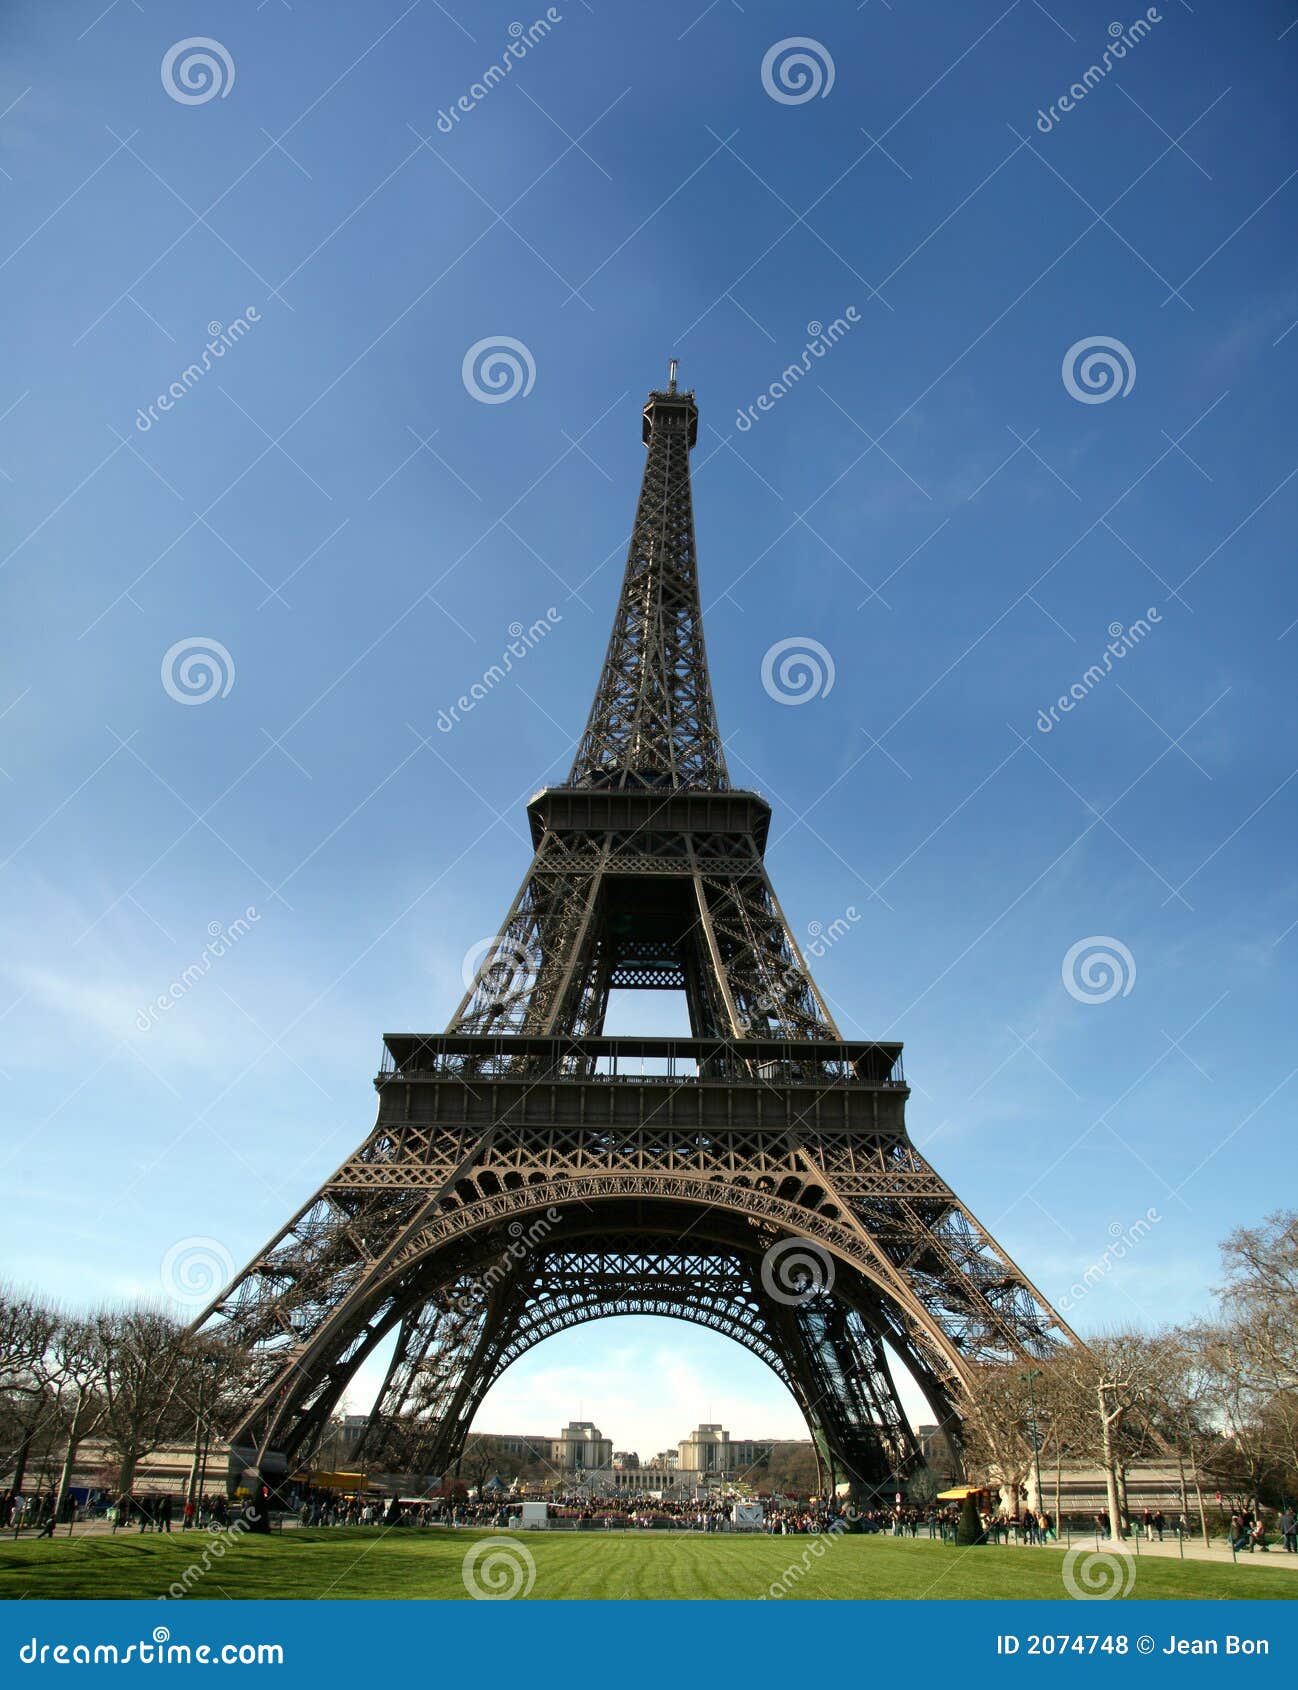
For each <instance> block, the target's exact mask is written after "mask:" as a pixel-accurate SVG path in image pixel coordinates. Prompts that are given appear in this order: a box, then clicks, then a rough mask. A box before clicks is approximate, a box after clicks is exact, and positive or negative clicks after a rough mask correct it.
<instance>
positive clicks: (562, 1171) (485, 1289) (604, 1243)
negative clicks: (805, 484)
mask: <svg viewBox="0 0 1298 1690" xmlns="http://www.w3.org/2000/svg"><path fill="white" fill-rule="evenodd" d="M697 434H698V409H697V407H696V405H695V402H694V395H693V393H692V392H683V391H678V389H677V383H676V366H675V363H674V362H673V364H672V367H671V373H670V378H669V380H668V383H667V386H666V387H665V388H664V389H662V390H657V391H654V392H651V393H650V394H649V397H648V401H647V403H646V404H645V406H644V412H643V437H644V441H645V444H646V446H647V448H648V450H647V457H646V462H645V470H644V480H643V484H642V486H641V489H640V498H639V503H638V505H637V507H636V515H635V526H634V529H633V531H632V534H631V543H630V548H629V551H628V554H627V563H626V572H625V576H624V578H623V582H622V589H621V595H620V597H619V600H618V605H617V611H616V615H615V617H614V622H613V633H612V637H611V639H610V640H609V645H608V651H607V654H606V656H605V659H604V667H603V670H602V672H601V675H600V679H599V684H598V687H597V688H596V692H595V701H594V704H593V706H592V708H591V712H590V718H589V720H588V721H587V723H586V728H585V731H584V733H583V734H582V737H581V742H580V744H579V746H578V748H577V754H576V758H575V760H574V762H573V765H572V772H571V774H570V775H569V777H568V779H567V781H566V782H565V783H564V784H563V785H562V786H556V787H547V788H546V789H545V790H543V791H541V792H539V793H538V794H537V795H536V796H535V797H534V798H533V799H532V800H531V801H530V803H529V804H528V806H527V816H528V821H529V823H530V826H531V834H532V840H533V844H534V847H535V855H534V856H533V859H532V863H531V867H530V868H529V869H528V871H527V873H526V875H525V876H524V879H523V883H522V886H521V887H520V889H519V892H518V895H517V897H516V898H515V899H514V902H513V905H512V907H511V908H510V911H509V914H508V915H507V917H506V918H505V922H504V924H503V926H502V927H501V929H500V932H499V934H498V936H497V937H496V939H495V940H494V942H493V943H492V944H491V946H490V947H489V949H488V950H487V952H486V954H485V955H484V957H483V960H482V963H481V966H480V967H479V969H478V971H477V974H476V977H475V978H474V981H473V984H472V986H471V987H470V989H469V990H468V992H467V993H466V995H465V997H464V999H463V1001H462V1002H461V1004H460V1006H459V1008H458V1009H457V1010H456V1012H455V1014H454V1015H453V1016H452V1018H451V1021H450V1025H449V1027H448V1028H447V1030H446V1032H445V1033H441V1034H411V1033H399V1034H398V1033H391V1034H388V1035H387V1036H386V1037H385V1040H384V1045H385V1053H384V1058H383V1063H382V1070H381V1072H380V1073H379V1075H378V1077H377V1080H376V1082H375V1083H376V1086H377V1090H378V1119H377V1123H376V1125H375V1127H374V1129H373V1131H372V1132H371V1133H370V1135H369V1137H368V1138H367V1139H366V1140H365V1141H364V1143H362V1144H361V1146H360V1147H359V1149H358V1150H356V1152H355V1153H354V1154H353V1155H351V1156H349V1157H348V1158H347V1160H346V1161H345V1162H344V1163H343V1165H342V1166H341V1167H340V1168H339V1169H338V1171H337V1172H336V1173H335V1174H333V1175H332V1176H331V1177H330V1178H329V1179H328V1180H327V1181H326V1182H325V1184H324V1185H323V1186H322V1187H321V1189H320V1190H319V1191H318V1192H317V1193H316V1194H315V1195H314V1196H313V1197H312V1198H311V1199H310V1200H309V1201H308V1202H307V1203H305V1204H304V1205H303V1207H302V1208H301V1209H300V1210H299V1211H298V1213H297V1214H295V1215H294V1216H293V1217H292V1219H291V1220H290V1221H289V1222H288V1224H287V1225H286V1226H285V1227H284V1228H283V1229H282V1231H280V1232H278V1233H277V1234H276V1235H275V1237H274V1238H272V1239H271V1240H270V1242H269V1243H268V1244H267V1245H266V1247H265V1248H264V1249H263V1250H261V1251H260V1252H259V1253H258V1254H257V1256H256V1257H255V1258H254V1260H253V1261H252V1262H250V1263H249V1265H248V1266H247V1268H245V1269H244V1271H243V1272H242V1273H241V1274H239V1275H238V1277H237V1278H236V1279H235V1280H234V1281H233V1282H232V1283H231V1284H230V1285H229V1286H228V1287H227V1289H226V1290H225V1291H224V1292H223V1293H222V1294H221V1296H220V1297H219V1298H217V1300H216V1301H215V1302H214V1303H213V1304H212V1305H211V1306H210V1307H209V1308H208V1309H207V1310H206V1311H205V1312H204V1314H203V1315H202V1316H201V1317H200V1319H199V1321H198V1322H197V1323H196V1324H197V1326H198V1327H199V1328H200V1329H202V1330H206V1331H212V1332H224V1333H225V1334H226V1335H227V1336H228V1337H229V1338H231V1339H232V1340H234V1341H236V1342H237V1343H239V1344H241V1345H242V1346H244V1347H245V1348H246V1349H247V1350H248V1351H249V1352H250V1353H251V1355H252V1356H253V1357H254V1363H255V1365H254V1368H253V1372H252V1376H251V1383H250V1384H249V1386H248V1389H247V1391H246V1393H245V1395H244V1397H243V1399H242V1401H241V1402H240V1403H239V1404H238V1405H237V1407H236V1409H235V1411H234V1413H233V1415H232V1418H231V1420H230V1423H229V1424H228V1425H227V1426H226V1427H225V1428H224V1429H225V1432H226V1434H227V1436H228V1440H229V1445H230V1450H231V1470H232V1475H235V1474H238V1473H241V1472H243V1471H244V1470H245V1469H246V1468H251V1469H254V1470H259V1471H260V1472H261V1474H262V1476H263V1478H264V1479H265V1480H266V1481H267V1482H268V1483H271V1484H273V1483H274V1482H275V1478H276V1475H278V1474H283V1473H284V1472H286V1471H289V1470H291V1469H292V1467H293V1466H294V1465H295V1464H297V1463H299V1462H301V1461H303V1460H304V1459H306V1458H307V1457H309V1455H310V1453H311V1451H312V1450H313V1449H314V1448H315V1447H316V1446H317V1444H318V1443H319V1440H320V1438H321V1436H322V1434H323V1433H324V1431H325V1428H326V1426H327V1423H328V1420H329V1417H330V1415H331V1414H333V1413H334V1412H335V1411H336V1409H337V1407H338V1404H339V1402H340V1400H341V1398H342V1395H343V1393H344V1391H345V1390H346V1389H347V1386H348V1384H349V1381H350V1380H351V1379H352V1378H353V1376H354V1375H355V1373H356V1371H357V1369H358V1368H359V1367H361V1365H362V1364H363V1363H365V1362H366V1361H367V1360H368V1359H369V1358H371V1357H374V1356H376V1355H380V1354H384V1353H386V1354H388V1355H390V1360H389V1361H388V1364H387V1368H386V1374H385V1376H384V1379H383V1383H382V1387H381V1389H380V1390H379V1392H378V1396H377V1399H376V1401H375V1405H374V1408H373V1411H372V1413H371V1415H370V1418H369V1422H368V1424H367V1427H366V1431H365V1433H364V1434H363V1440H362V1448H363V1449H364V1450H365V1452H366V1453H367V1456H368V1458H369V1459H370V1460H371V1462H372V1463H373V1464H382V1465H383V1466H387V1467H390V1468H391V1469H392V1470H394V1471H402V1472H408V1473H415V1472H418V1473H424V1474H442V1473H445V1472H447V1471H449V1470H450V1469H451V1468H452V1467H453V1465H454V1463H455V1461H456V1459H457V1457H458V1455H459V1453H460V1451H461V1450H462V1447H463V1443H464V1439H465V1436H466V1433H467V1431H468V1428H469V1426H470V1424H471V1422H472V1421H473V1418H474V1415H475V1413H476V1412H477V1409H478V1406H479V1404H480V1403H481V1401H482V1399H483V1396H484V1394H485V1393H486V1391H487V1390H488V1388H489V1387H490V1386H491V1385H492V1383H493V1382H494V1381H495V1380H496V1379H498V1378H499V1377H500V1375H501V1374H502V1372H503V1371H504V1370H505V1369H506V1368H507V1367H508V1366H509V1365H510V1363H511V1362H513V1361H516V1360H517V1359H518V1358H519V1357H520V1356H521V1355H523V1354H524V1353H525V1352H526V1351H528V1350H529V1349H531V1348H532V1346H533V1345H535V1344H538V1343H540V1342H542V1341H543V1340H544V1339H545V1338H547V1337H549V1336H551V1335H552V1334H553V1333H556V1332H561V1331H563V1330H565V1329H566V1328H569V1327H573V1326H577V1325H579V1324H581V1323H583V1322H586V1321H592V1320H599V1319H602V1318H604V1317H606V1316H610V1315H618V1314H657V1315H669V1316H674V1317H676V1318H679V1319H682V1320H689V1321H694V1322H696V1323H698V1324H699V1325H702V1326H705V1327H708V1328H710V1329H712V1330H713V1331H716V1332H721V1333H724V1334H725V1335H726V1336H728V1337H730V1338H733V1339H734V1340H735V1341H736V1342H737V1343H740V1344H742V1345H744V1346H745V1347H746V1348H747V1349H749V1350H750V1351H752V1352H753V1353H754V1354H755V1355H757V1356H760V1357H761V1359H762V1360H763V1361H765V1362H766V1363H767V1364H768V1365H769V1366H770V1367H771V1368H772V1369H773V1370H774V1372H775V1373H776V1374H777V1375H778V1377H779V1378H780V1379H781V1380H783V1382H784V1384H785V1385H786V1386H787V1387H788V1389H789V1391H790V1392H791V1393H792V1395H793V1397H794V1399H795V1400H796V1402H797V1404H798V1407H799V1408H800V1410H801V1411H802V1414H803V1415H804V1417H805V1419H806V1421H807V1424H808V1427H809V1428H810V1429H811V1431H812V1433H813V1436H814V1439H815V1444H816V1448H817V1451H818V1454H819V1459H820V1463H821V1478H822V1483H823V1484H826V1485H828V1484H832V1483H835V1482H838V1481H844V1480H846V1481H849V1482H850V1483H851V1484H852V1485H853V1487H854V1489H855V1490H856V1492H857V1493H858V1494H869V1493H870V1492H872V1491H876V1490H878V1489H880V1488H881V1487H885V1486H891V1484H892V1483H894V1482H895V1481H896V1480H898V1479H900V1478H901V1477H902V1476H903V1475H905V1474H906V1473H907V1472H909V1471H910V1470H911V1469H913V1467H914V1466H915V1465H916V1463H917V1462H918V1460H919V1450H918V1448H917V1444H916V1439H915V1435H914V1433H913V1431H912V1429H911V1427H910V1425H909V1423H908V1421H907V1418H906V1416H905V1414H904V1413H903V1410H902V1406H901V1401H900V1399H899V1396H898V1391H897V1386H896V1382H895V1369H896V1367H897V1365H898V1364H900V1365H901V1366H902V1367H903V1368H904V1369H905V1370H906V1371H907V1372H909V1374H910V1375H911V1377H912V1379H913V1380H914V1382H915V1383H916V1384H917V1386H918V1387H919V1390H920V1391H921V1392H922V1394H923V1396H924V1398H925V1399H926V1401H927V1403H928V1406H929V1408H930V1410H931V1412H932V1415H933V1418H934V1420H935V1421H936V1422H937V1423H938V1424H939V1425H940V1426H942V1427H943V1428H944V1429H945V1430H946V1432H947V1434H948V1439H949V1441H950V1443H951V1445H952V1448H953V1450H954V1451H955V1453H956V1458H957V1461H958V1459H959V1450H960V1443H961V1417H962V1408H963V1406H964V1404H965V1401H966V1391H967V1382H968V1377H969V1369H970V1368H971V1366H974V1365H976V1364H979V1363H987V1362H1004V1363H1010V1362H1014V1361H1018V1360H1023V1359H1026V1358H1040V1357H1043V1356H1046V1355H1049V1354H1050V1353H1052V1352H1053V1351H1054V1350H1056V1349H1057V1348H1058V1347H1059V1346H1061V1345H1066V1344H1070V1343H1072V1342H1074V1341H1075V1340H1074V1339H1073V1335H1072V1333H1071V1332H1070V1331H1069V1329H1068V1328H1067V1327H1066V1326H1065V1325H1064V1323H1063V1321H1062V1320H1061V1319H1060V1317H1059V1316H1058V1315H1057V1314H1056V1313H1055V1312H1054V1310H1052V1309H1051V1308H1050V1307H1049V1305H1048V1304H1047V1303H1046V1301H1045V1299H1044V1298H1043V1297H1042V1296H1041V1294H1040V1293H1039V1292H1038V1291H1037V1290H1036V1289H1035V1288H1034V1287H1033V1286H1032V1285H1031V1283H1030V1282H1029V1281H1028V1280H1027V1278H1026V1277H1025V1276H1024V1275H1023V1273H1021V1272H1020V1270H1019V1269H1018V1268H1017V1267H1016V1266H1015V1264H1014V1263H1013V1262H1012V1261H1011V1260H1010V1259H1009V1257H1008V1256H1007V1255H1006V1254H1005V1252H1004V1251H1003V1250H1002V1249H1000V1247H999V1246H998V1245H997V1244H996V1243H995V1241H994V1240H993V1239H992V1237H991V1236H990V1234H989V1233H988V1232H987V1231H986V1229H985V1228H984V1227H982V1226H981V1225H980V1224H979V1223H978V1221H976V1220H975V1219H974V1217H973V1215H972V1214H971V1213H970V1212H969V1210H968V1209H967V1208H966V1207H965V1205H964V1204H963V1203H962V1202H961V1201H960V1199H959V1198H958V1197H957V1196H956V1195H955V1194H954V1192H953V1191H952V1190H951V1189H950V1187H949V1186H947V1185H946V1183H945V1182H944V1181H943V1180H942V1178H941V1176H940V1175H939V1174H937V1173H936V1172H935V1171H934V1170H933V1168H931V1167H930V1166H929V1164H928V1162H927V1161H926V1160H925V1159H924V1157H923V1156H921V1155H920V1153H919V1151H918V1150H917V1149H916V1148H915V1146H914V1144H912V1142H911V1141H910V1138H909V1137H908V1135H907V1131H906V1126H905V1119H904V1114H905V1104H906V1098H907V1096H908V1091H907V1087H906V1083H905V1079H904V1076H903V1071H902V1061H901V1054H902V1049H901V1045H900V1044H890V1043H877V1042H868V1041H855V1040H849V1039H844V1038H843V1037H842V1035H841V1034H840V1032H839V1030H838V1028H837V1027H836V1026H835V1024H834V1020H833V1017H832V1016H831V1014H830V1012H829V1010H828V1009H827V1007H826V1005H825V1002H824V999H823V998H822V997H821V995H820V993H819V992H818V991H817V989H816V985H815V982H814V981H813V980H812V977H811V974H810V972H809V970H808V968H807V965H806V962H805V960H804V958H803V956H802V953H801V952H800V950H799V947H798V944H797V941H796V939H795V938H794V935H793V932H792V930H791V929H790V927H789V925H788V923H787V921H786V920H785V917H784V914H783V912H782V910H781V908H780V905H779V903H778V902H777V900H776V896H775V893H774V891H773V889H772V887H771V883H770V880H769V879H768V877H767V874H766V868H765V865H764V861H763V855H764V850H765V846H766V838H767V829H768V825H769V822H770V815H771V810H770V806H769V805H768V804H767V802H766V800H765V799H764V798H762V797H760V796H759V795H758V794H757V793H755V792H748V791H744V790H741V789H738V788H735V787H733V786H732V785H731V783H730V778H729V775H728V773H727V769H726V760H725V755H724V752H723V748H722V742H721V737H720V734H719V733H718V730H717V723H716V714H715V710H714V707H713V702H712V689H711V682H710V680H709V676H708V665H707V656H706V653H705V649H704V642H703V626H702V617H701V607H700V599H699V585H698V573H697V564H696V556H695V542H694V516H693V507H692V501H691V490H690V467H689V454H690V449H691V447H693V445H694V443H695V440H696V438H697ZM628 988H629V989H653V990H677V991H681V992H683V993H684V995H685V1000H686V1003H687V1005H688V1010H689V1024H690V1036H689V1037H688V1038H684V1037H682V1038H627V1037H609V1036H606V1035H605V1033H604V1030H603V1029H604V1020H605V1012H606V1008H607V1005H608V999H609V993H610V991H612V990H614V989H619V990H621V989H628ZM385 1347H386V1348H385Z"/></svg>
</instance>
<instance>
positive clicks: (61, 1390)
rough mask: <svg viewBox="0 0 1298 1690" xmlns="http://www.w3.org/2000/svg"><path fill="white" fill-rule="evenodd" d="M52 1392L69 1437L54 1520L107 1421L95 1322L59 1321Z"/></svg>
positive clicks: (52, 1351) (50, 1365)
mask: <svg viewBox="0 0 1298 1690" xmlns="http://www.w3.org/2000/svg"><path fill="white" fill-rule="evenodd" d="M45 1366H46V1368H47V1379H48V1385H49V1392H50V1396H51V1399H52V1401H53V1404H54V1407H55V1411H56V1413H57V1415H58V1418H59V1422H60V1425H61V1428H62V1431H63V1435H64V1438H65V1443H64V1449H63V1466H62V1469H61V1471H60V1473H59V1480H58V1487H57V1490H56V1492H55V1497H54V1518H55V1519H56V1520H57V1519H58V1518H60V1516H61V1515H62V1514H63V1511H64V1509H65V1508H66V1506H67V1499H68V1490H69V1488H70V1487H71V1484H72V1474H73V1472H74V1470H75V1468H76V1461H77V1453H78V1451H79V1450H80V1448H81V1445H82V1443H83V1442H84V1441H85V1439H86V1438H88V1437H90V1436H91V1434H92V1433H93V1432H95V1431H96V1430H97V1429H98V1427H99V1426H100V1425H101V1423H102V1422H103V1418H104V1414H105V1412H106V1408H107V1403H106V1401H105V1398H104V1394H103V1391H102V1390H101V1389H100V1345H99V1341H98V1334H97V1332H96V1329H95V1325H94V1322H93V1321H89V1320H79V1319H75V1318H68V1319H64V1320H61V1321H60V1322H59V1325H58V1328H57V1330H56V1331H55V1334H54V1338H53V1341H52V1343H51V1344H50V1347H49V1350H48V1351H47V1352H46V1361H45Z"/></svg>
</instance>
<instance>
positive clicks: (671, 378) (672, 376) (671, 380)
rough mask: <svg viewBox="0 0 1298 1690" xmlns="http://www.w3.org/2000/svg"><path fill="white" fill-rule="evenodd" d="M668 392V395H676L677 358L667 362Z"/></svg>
mask: <svg viewBox="0 0 1298 1690" xmlns="http://www.w3.org/2000/svg"><path fill="white" fill-rule="evenodd" d="M667 391H668V393H675V391H676V360H675V358H671V359H669V360H668V362H667Z"/></svg>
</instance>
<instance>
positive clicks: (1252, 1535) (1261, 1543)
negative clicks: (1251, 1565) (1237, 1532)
mask: <svg viewBox="0 0 1298 1690" xmlns="http://www.w3.org/2000/svg"><path fill="white" fill-rule="evenodd" d="M1248 1547H1249V1553H1250V1554H1251V1553H1252V1552H1253V1550H1255V1549H1260V1550H1261V1551H1262V1553H1263V1554H1264V1555H1265V1554H1266V1553H1267V1549H1268V1545H1267V1541H1266V1526H1265V1525H1264V1524H1263V1522H1262V1511H1261V1509H1259V1510H1258V1515H1257V1519H1256V1520H1254V1522H1253V1529H1252V1531H1251V1532H1249V1534H1248Z"/></svg>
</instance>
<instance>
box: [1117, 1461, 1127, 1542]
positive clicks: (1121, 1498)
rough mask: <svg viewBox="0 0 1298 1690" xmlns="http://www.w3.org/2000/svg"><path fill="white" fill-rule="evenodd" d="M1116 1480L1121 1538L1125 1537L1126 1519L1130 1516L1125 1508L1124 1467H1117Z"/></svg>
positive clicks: (1125, 1475) (1125, 1483)
mask: <svg viewBox="0 0 1298 1690" xmlns="http://www.w3.org/2000/svg"><path fill="white" fill-rule="evenodd" d="M1117 1480H1118V1505H1119V1507H1120V1508H1121V1509H1122V1531H1121V1534H1120V1535H1121V1536H1122V1537H1126V1535H1127V1524H1128V1517H1129V1515H1130V1510H1129V1509H1128V1507H1127V1469H1126V1467H1125V1466H1119V1467H1118V1469H1117Z"/></svg>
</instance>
